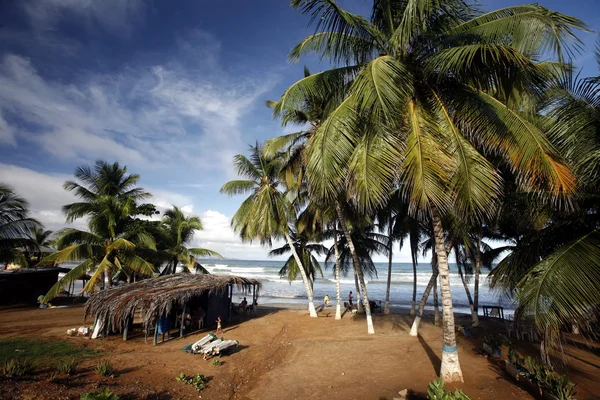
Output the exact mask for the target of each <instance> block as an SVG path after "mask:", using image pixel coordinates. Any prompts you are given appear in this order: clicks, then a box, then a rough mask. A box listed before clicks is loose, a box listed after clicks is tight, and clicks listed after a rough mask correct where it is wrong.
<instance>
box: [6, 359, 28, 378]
mask: <svg viewBox="0 0 600 400" xmlns="http://www.w3.org/2000/svg"><path fill="white" fill-rule="evenodd" d="M33 368H34V365H33V362H31V360H30V359H29V358H11V359H9V360H7V361H5V362H4V363H3V364H2V374H3V375H7V376H24V375H31V373H32V372H33Z"/></svg>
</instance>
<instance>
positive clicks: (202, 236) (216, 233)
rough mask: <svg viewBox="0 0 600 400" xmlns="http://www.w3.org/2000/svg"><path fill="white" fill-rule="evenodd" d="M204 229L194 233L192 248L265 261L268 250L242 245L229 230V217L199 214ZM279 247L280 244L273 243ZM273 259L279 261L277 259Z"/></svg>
mask: <svg viewBox="0 0 600 400" xmlns="http://www.w3.org/2000/svg"><path fill="white" fill-rule="evenodd" d="M200 218H201V219H202V225H203V227H204V229H203V230H202V231H199V232H196V234H195V235H194V240H193V241H192V246H193V247H203V248H207V249H210V250H214V251H216V252H218V253H219V254H221V255H222V256H224V257H228V258H237V259H242V260H248V259H261V260H264V259H267V258H268V257H267V253H268V251H269V249H268V248H266V247H264V246H261V245H260V243H258V242H256V243H242V241H241V239H240V238H239V236H238V235H237V234H235V233H234V232H233V230H232V229H231V217H228V216H226V215H224V214H222V213H220V212H218V211H214V210H207V211H205V212H203V213H201V214H200ZM274 245H275V246H280V245H281V243H274ZM275 259H281V257H277V258H275Z"/></svg>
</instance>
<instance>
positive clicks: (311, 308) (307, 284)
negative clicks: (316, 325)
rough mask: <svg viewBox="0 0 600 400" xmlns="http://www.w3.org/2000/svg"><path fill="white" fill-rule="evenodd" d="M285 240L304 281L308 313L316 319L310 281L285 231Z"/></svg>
mask: <svg viewBox="0 0 600 400" xmlns="http://www.w3.org/2000/svg"><path fill="white" fill-rule="evenodd" d="M285 238H286V240H287V242H288V245H289V246H290V250H292V254H293V255H294V258H295V259H296V262H297V263H298V267H299V269H300V274H301V275H302V280H303V281H304V287H305V288H306V296H307V297H308V312H309V314H310V316H311V317H313V318H316V317H318V315H317V310H316V309H315V303H314V302H313V291H312V287H311V284H310V281H309V280H308V276H307V275H306V270H305V269H304V264H302V261H301V260H300V256H299V255H298V252H297V251H296V247H294V243H293V242H292V238H291V237H290V234H289V232H288V231H287V230H286V232H285Z"/></svg>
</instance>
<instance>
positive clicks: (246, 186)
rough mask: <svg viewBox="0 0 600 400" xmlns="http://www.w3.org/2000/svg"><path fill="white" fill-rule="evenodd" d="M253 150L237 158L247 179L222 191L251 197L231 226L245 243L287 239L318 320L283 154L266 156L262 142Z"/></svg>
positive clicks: (309, 303)
mask: <svg viewBox="0 0 600 400" xmlns="http://www.w3.org/2000/svg"><path fill="white" fill-rule="evenodd" d="M250 151H251V156H250V159H248V158H247V157H245V156H244V155H242V154H238V155H237V156H235V158H234V164H235V167H236V170H237V172H238V174H239V175H241V176H242V177H244V178H246V179H243V180H233V181H229V182H227V183H226V184H225V185H223V187H222V188H221V193H226V194H228V195H230V196H233V195H236V194H246V193H248V194H249V196H248V197H247V198H246V200H244V201H243V202H242V205H241V206H240V208H239V209H238V210H237V212H236V213H235V215H234V216H233V218H232V219H231V226H232V227H233V229H234V231H235V232H237V233H238V234H239V235H240V236H241V238H242V240H243V241H250V242H251V241H252V240H255V239H258V240H259V241H260V242H261V243H262V244H269V245H270V244H271V243H272V239H276V238H280V237H284V238H285V239H286V241H287V243H288V245H289V247H290V250H291V251H292V255H293V256H294V258H295V260H296V263H297V265H298V266H299V268H298V269H299V271H300V275H301V276H302V281H303V282H304V286H305V288H306V295H307V297H308V311H309V313H310V316H311V317H315V318H316V317H317V311H316V309H315V305H314V302H313V292H312V288H311V286H310V281H309V278H308V276H307V275H306V269H305V268H304V265H303V263H302V259H301V258H300V255H299V254H298V253H297V252H296V247H295V246H294V242H293V241H292V238H291V236H290V224H292V223H293V222H294V219H295V217H296V210H295V209H294V207H293V204H292V203H291V201H290V200H289V199H288V198H287V197H286V195H285V193H283V192H282V191H281V190H280V189H281V186H282V183H281V181H280V176H281V168H282V165H283V161H282V159H281V157H280V155H279V154H277V155H275V156H274V157H270V156H267V155H265V154H263V151H262V148H261V147H260V146H259V145H258V143H257V144H256V145H255V146H250Z"/></svg>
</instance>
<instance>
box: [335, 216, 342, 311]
mask: <svg viewBox="0 0 600 400" xmlns="http://www.w3.org/2000/svg"><path fill="white" fill-rule="evenodd" d="M333 250H334V252H335V291H336V300H337V305H336V306H335V319H342V304H341V303H342V295H341V293H340V275H341V274H340V250H339V249H338V237H337V222H336V224H335V226H334V227H333Z"/></svg>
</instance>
